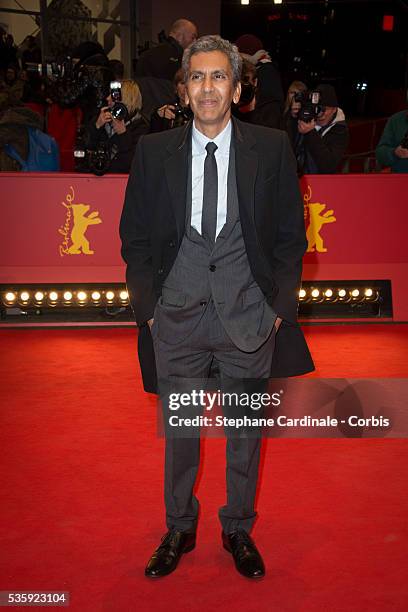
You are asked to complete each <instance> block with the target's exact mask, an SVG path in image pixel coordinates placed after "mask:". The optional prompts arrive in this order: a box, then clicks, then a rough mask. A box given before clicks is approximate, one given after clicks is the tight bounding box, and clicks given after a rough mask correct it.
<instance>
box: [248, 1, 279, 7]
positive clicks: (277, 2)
mask: <svg viewBox="0 0 408 612" xmlns="http://www.w3.org/2000/svg"><path fill="white" fill-rule="evenodd" d="M282 1H283V0H272V2H273V4H282ZM241 4H242V5H244V6H248V4H249V0H241Z"/></svg>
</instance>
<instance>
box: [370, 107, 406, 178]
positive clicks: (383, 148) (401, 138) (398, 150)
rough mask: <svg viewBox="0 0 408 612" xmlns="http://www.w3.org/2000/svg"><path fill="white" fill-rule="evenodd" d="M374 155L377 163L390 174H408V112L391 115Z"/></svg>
mask: <svg viewBox="0 0 408 612" xmlns="http://www.w3.org/2000/svg"><path fill="white" fill-rule="evenodd" d="M375 154H376V157H377V161H378V163H380V164H381V165H382V166H387V167H389V168H391V172H398V173H403V172H408V110H403V111H400V112H399V113H395V115H391V117H390V118H389V119H388V121H387V123H386V125H385V128H384V131H383V133H382V136H381V138H380V142H379V143H378V145H377V148H376V151H375Z"/></svg>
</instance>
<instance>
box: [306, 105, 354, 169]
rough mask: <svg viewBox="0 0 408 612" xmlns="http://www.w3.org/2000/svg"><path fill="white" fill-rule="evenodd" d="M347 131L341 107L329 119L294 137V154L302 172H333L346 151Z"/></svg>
mask: <svg viewBox="0 0 408 612" xmlns="http://www.w3.org/2000/svg"><path fill="white" fill-rule="evenodd" d="M348 142H349V131H348V127H347V123H346V120H345V116H344V113H343V111H342V110H341V108H337V110H336V112H335V114H334V116H333V117H332V119H331V121H330V122H329V123H328V124H327V125H325V126H322V127H320V126H316V127H315V129H314V130H311V131H310V132H308V133H307V134H300V133H298V134H297V135H296V137H295V155H296V159H297V162H298V167H299V170H300V171H301V173H303V174H334V173H335V172H336V171H337V168H338V165H339V163H340V162H341V160H342V158H343V155H344V153H345V152H346V149H347V146H348Z"/></svg>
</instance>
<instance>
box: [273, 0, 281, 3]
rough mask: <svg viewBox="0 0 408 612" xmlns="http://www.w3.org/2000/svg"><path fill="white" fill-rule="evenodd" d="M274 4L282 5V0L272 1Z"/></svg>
mask: <svg viewBox="0 0 408 612" xmlns="http://www.w3.org/2000/svg"><path fill="white" fill-rule="evenodd" d="M273 3H274V4H282V0H273Z"/></svg>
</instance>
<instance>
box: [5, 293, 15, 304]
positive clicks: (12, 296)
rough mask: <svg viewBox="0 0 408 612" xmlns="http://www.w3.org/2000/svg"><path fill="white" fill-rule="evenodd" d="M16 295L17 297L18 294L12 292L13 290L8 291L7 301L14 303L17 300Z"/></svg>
mask: <svg viewBox="0 0 408 612" xmlns="http://www.w3.org/2000/svg"><path fill="white" fill-rule="evenodd" d="M16 297H17V296H16V294H15V293H12V292H11V291H7V293H6V295H5V298H6V301H7V302H10V303H11V304H12V303H13V302H15V300H16Z"/></svg>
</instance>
